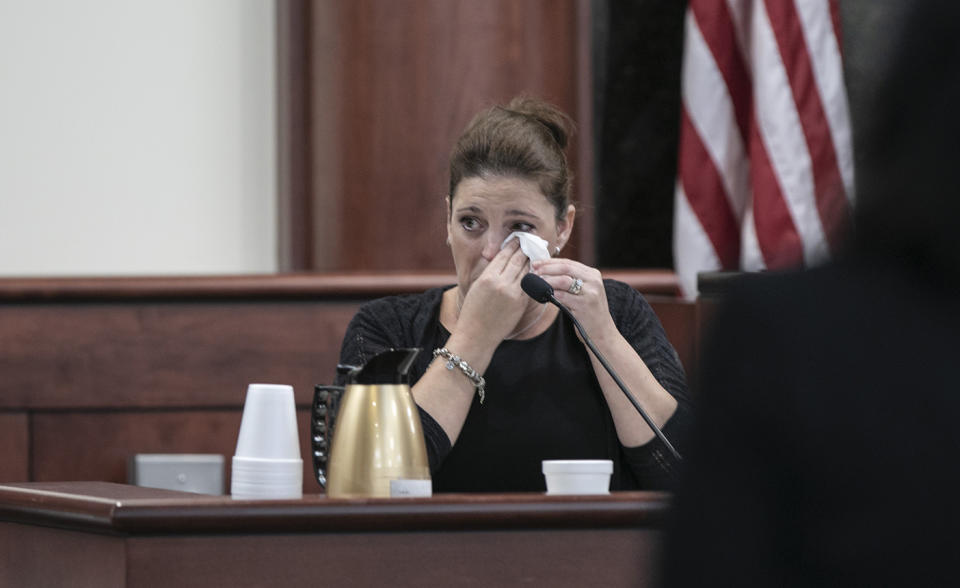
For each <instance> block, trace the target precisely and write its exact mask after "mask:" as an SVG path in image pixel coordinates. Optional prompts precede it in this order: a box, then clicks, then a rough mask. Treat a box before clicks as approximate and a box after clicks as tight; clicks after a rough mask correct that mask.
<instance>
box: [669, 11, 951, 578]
mask: <svg viewBox="0 0 960 588" xmlns="http://www.w3.org/2000/svg"><path fill="white" fill-rule="evenodd" d="M912 8H913V10H912V11H911V12H912V16H911V18H910V19H909V20H907V22H906V24H905V28H904V33H903V36H902V37H901V38H900V40H899V41H895V40H891V41H890V42H898V44H899V46H898V47H897V48H896V51H895V52H894V54H895V55H896V57H895V59H894V63H892V64H891V69H890V72H889V75H888V76H887V77H886V79H885V82H884V87H882V88H880V89H878V91H877V92H876V97H875V100H877V104H876V105H875V108H871V111H872V112H874V113H876V114H877V116H876V118H875V120H873V121H872V123H871V124H870V125H868V127H867V128H862V129H858V132H863V133H866V134H867V135H866V136H867V137H868V140H867V141H862V142H861V143H860V144H862V145H868V146H869V149H868V150H867V151H865V152H861V153H860V154H859V155H860V158H859V161H860V166H859V169H858V172H859V174H858V177H857V183H858V197H857V199H858V202H857V213H856V214H857V220H856V234H855V236H854V238H853V242H852V243H851V247H850V248H849V250H848V255H847V256H846V258H845V259H843V260H841V261H838V262H836V263H834V264H832V265H830V266H827V267H823V268H820V269H816V270H812V271H808V272H805V273H801V274H795V275H781V276H755V277H751V278H746V279H744V280H742V281H741V283H739V284H738V285H737V286H736V287H735V288H734V289H733V291H732V292H731V293H730V294H729V296H728V297H727V300H726V304H725V305H724V307H723V308H722V310H721V311H720V313H719V314H718V316H717V320H716V321H715V323H714V330H713V333H712V334H713V337H712V339H711V340H712V343H710V344H708V346H707V349H706V351H705V355H704V361H703V365H702V370H703V371H702V372H701V379H700V381H701V397H700V400H701V405H700V406H701V408H700V416H699V422H698V427H697V428H696V432H695V434H694V438H693V439H692V445H691V448H690V451H689V455H688V460H687V464H686V467H687V471H686V478H685V482H684V484H683V485H682V487H681V489H680V491H679V492H678V493H677V497H676V509H675V512H674V515H675V518H674V521H673V526H672V527H671V529H670V531H669V532H668V533H667V539H666V545H665V566H664V583H665V585H667V586H732V585H737V586H742V585H762V586H837V585H845V586H846V585H857V586H891V585H892V586H950V585H954V586H955V585H960V562H958V555H960V512H958V511H960V509H958V501H960V3H957V2H956V1H955V0H950V1H947V0H943V1H922V2H916V3H914V4H913V6H912Z"/></svg>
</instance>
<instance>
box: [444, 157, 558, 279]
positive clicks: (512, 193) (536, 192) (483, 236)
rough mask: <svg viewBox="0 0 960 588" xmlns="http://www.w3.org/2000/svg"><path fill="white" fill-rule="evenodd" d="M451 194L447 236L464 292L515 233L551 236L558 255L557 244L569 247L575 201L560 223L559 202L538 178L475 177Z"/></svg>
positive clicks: (548, 238)
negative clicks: (545, 192) (555, 203)
mask: <svg viewBox="0 0 960 588" xmlns="http://www.w3.org/2000/svg"><path fill="white" fill-rule="evenodd" d="M451 196H452V202H451V201H450V200H448V201H447V206H448V207H451V206H452V210H448V215H447V217H448V220H447V237H448V239H449V242H450V249H451V251H452V253H453V263H454V265H455V266H456V268H457V282H458V284H459V286H460V290H461V292H462V293H463V294H464V295H466V293H467V292H468V291H469V290H470V285H471V284H473V281H474V280H475V279H477V277H478V276H479V275H480V274H481V273H482V272H483V270H484V268H486V267H487V264H488V263H490V260H491V259H493V258H494V256H495V255H496V254H497V252H498V251H500V244H501V243H503V240H504V239H506V238H507V235H509V234H510V233H512V232H514V231H526V232H528V233H533V234H534V235H537V236H539V237H540V238H542V239H546V241H547V247H548V249H549V251H550V253H551V254H553V253H554V252H555V251H556V249H555V248H556V247H558V246H559V247H563V246H564V244H565V243H566V242H567V239H568V238H569V237H570V229H571V228H573V215H574V208H573V205H570V206H569V207H568V210H567V213H566V215H565V216H564V219H563V220H562V221H560V222H557V215H556V210H555V209H554V206H553V204H551V203H550V201H549V200H547V197H546V196H544V195H543V193H542V192H541V191H540V186H538V185H537V183H536V182H535V181H533V180H527V179H520V178H511V177H500V176H490V177H486V178H480V177H471V178H466V179H464V180H463V181H461V182H460V183H459V184H458V185H457V188H456V192H454V194H452V195H451Z"/></svg>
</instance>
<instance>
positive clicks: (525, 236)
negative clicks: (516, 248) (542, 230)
mask: <svg viewBox="0 0 960 588" xmlns="http://www.w3.org/2000/svg"><path fill="white" fill-rule="evenodd" d="M514 237H516V238H517V239H519V240H520V249H522V250H523V252H524V253H525V254H526V256H527V257H528V258H530V261H540V260H541V259H550V250H548V249H547V242H546V241H545V240H544V239H541V238H540V237H538V236H536V235H534V234H533V233H525V232H523V231H514V232H512V233H510V234H509V235H507V238H506V239H504V240H503V243H501V244H500V249H503V248H504V247H506V246H507V243H509V242H510V239H513V238H514Z"/></svg>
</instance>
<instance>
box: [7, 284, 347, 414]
mask: <svg viewBox="0 0 960 588" xmlns="http://www.w3.org/2000/svg"><path fill="white" fill-rule="evenodd" d="M356 308H357V304H356V303H330V304H320V303H313V302H306V301H277V302H257V303H254V302H230V301H227V302H217V303H202V302H183V303H176V304H174V303H162V302H143V303H129V304H125V303H117V304H107V303H104V304H94V303H85V304H42V305H20V306H8V307H4V308H3V309H2V312H3V320H2V323H3V325H2V328H0V342H2V348H3V353H2V354H0V373H3V374H4V378H3V379H2V380H0V406H6V407H11V408H22V407H47V408H49V407H163V406H238V405H239V404H240V403H241V402H242V400H243V394H244V392H245V391H246V386H247V384H249V383H251V382H262V383H276V384H290V385H293V386H294V388H295V390H296V394H297V400H298V402H299V403H301V404H307V403H309V402H310V400H311V398H312V393H313V386H314V384H317V383H325V382H329V381H331V380H332V378H333V376H334V371H335V367H336V363H337V357H338V356H339V350H340V342H341V340H342V338H343V333H344V331H345V329H346V325H347V323H348V322H349V320H350V318H351V317H352V316H353V314H354V313H355V312H356Z"/></svg>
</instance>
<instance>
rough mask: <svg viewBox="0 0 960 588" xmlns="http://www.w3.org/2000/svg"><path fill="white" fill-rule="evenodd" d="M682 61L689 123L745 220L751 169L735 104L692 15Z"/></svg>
mask: <svg viewBox="0 0 960 588" xmlns="http://www.w3.org/2000/svg"><path fill="white" fill-rule="evenodd" d="M686 27H687V28H686V30H687V39H686V46H685V52H684V57H683V72H682V75H683V100H684V104H686V106H687V111H688V112H689V113H690V122H691V123H692V124H693V126H694V128H696V129H697V133H698V134H699V135H700V140H701V141H703V144H704V146H705V147H706V149H707V152H708V153H709V154H710V158H711V159H712V160H713V164H714V165H715V166H716V168H717V171H718V172H719V173H720V179H721V180H722V182H723V187H724V190H725V191H726V197H727V201H728V202H730V208H731V209H732V210H733V212H734V214H735V215H736V217H737V219H738V220H739V219H742V218H743V211H744V209H745V208H746V206H747V200H748V199H749V194H750V166H749V163H748V161H747V155H746V151H745V150H744V145H743V140H742V139H741V137H740V130H739V129H738V128H737V121H736V118H735V116H734V112H733V102H732V101H731V99H730V94H729V92H727V86H726V84H725V83H724V81H723V76H721V75H720V70H718V69H717V64H716V62H715V61H714V60H713V56H712V55H711V53H710V48H709V47H708V46H707V42H706V41H705V40H704V38H703V35H702V34H701V33H700V28H699V27H698V26H697V22H696V19H694V18H693V13H691V12H689V11H688V12H687V24H686Z"/></svg>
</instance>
